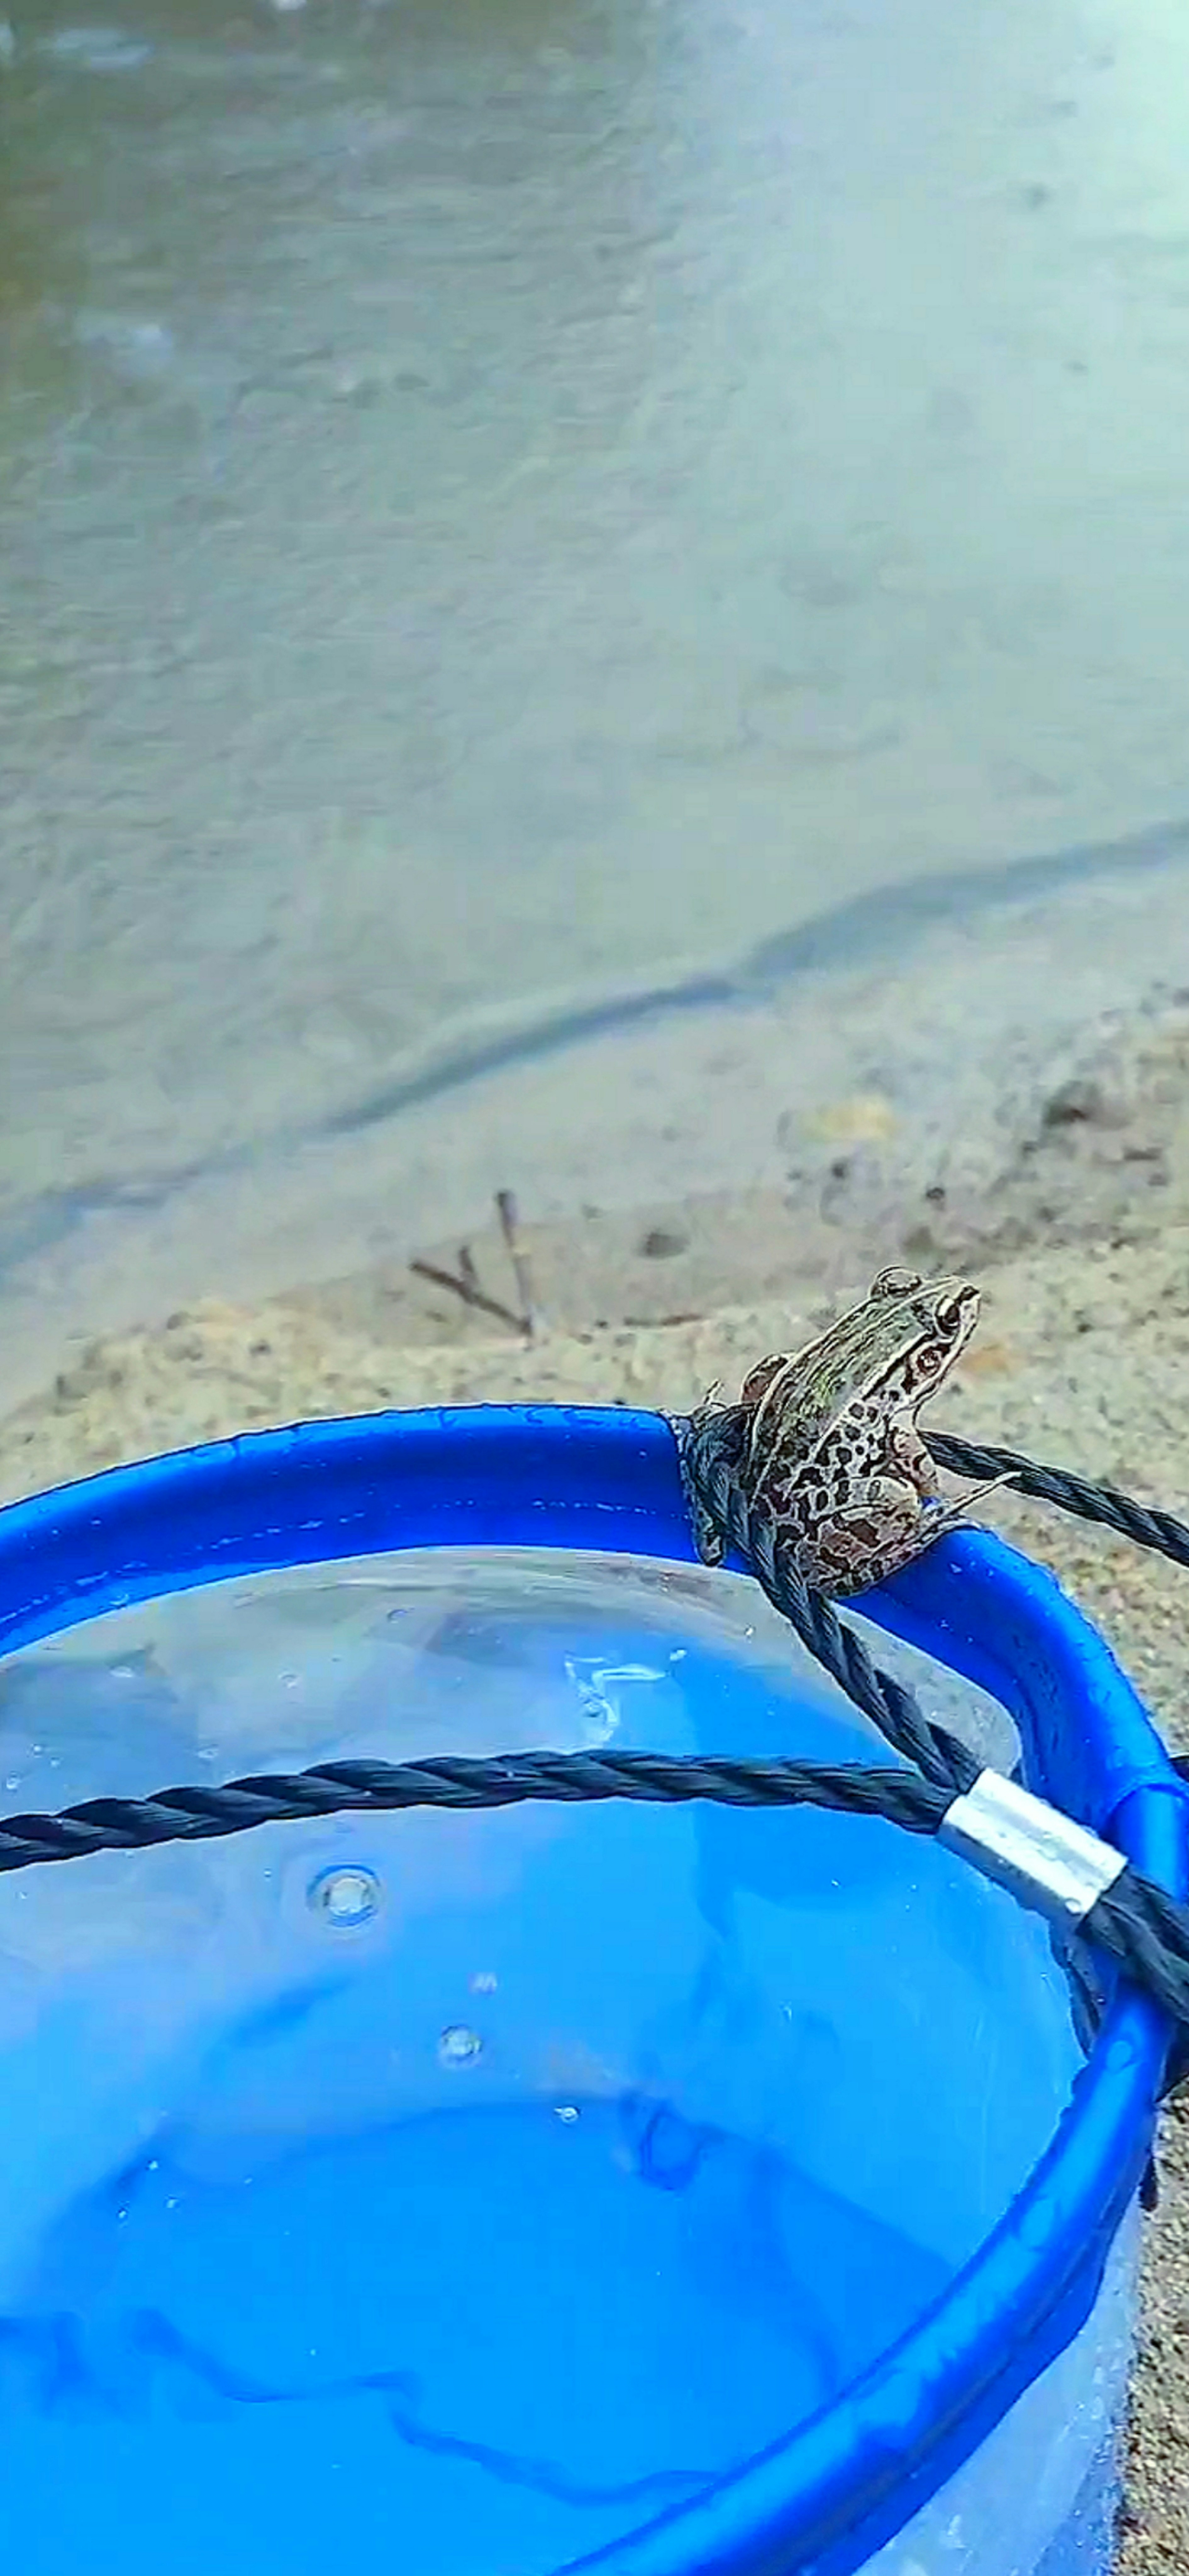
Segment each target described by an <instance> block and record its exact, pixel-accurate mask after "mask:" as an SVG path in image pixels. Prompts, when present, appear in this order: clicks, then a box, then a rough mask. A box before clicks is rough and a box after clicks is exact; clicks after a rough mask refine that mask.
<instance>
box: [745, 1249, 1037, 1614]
mask: <svg viewBox="0 0 1189 2576" xmlns="http://www.w3.org/2000/svg"><path fill="white" fill-rule="evenodd" d="M979 1305H980V1294H979V1290H978V1288H977V1287H976V1286H975V1285H974V1283H973V1281H971V1280H969V1279H964V1278H961V1277H958V1276H956V1275H948V1274H947V1275H944V1276H942V1277H939V1278H934V1279H926V1278H925V1277H923V1276H922V1275H921V1274H920V1273H919V1272H917V1271H915V1270H904V1269H898V1268H895V1269H887V1270H881V1271H880V1272H879V1274H878V1276H877V1277H876V1278H875V1279H874V1280H873V1281H872V1284H871V1287H870V1288H869V1290H868V1292H867V1295H866V1296H865V1297H864V1298H863V1299H862V1300H861V1302H860V1303H859V1304H858V1305H857V1306H852V1307H850V1308H849V1309H848V1311H847V1312H846V1313H845V1314H843V1315H840V1316H839V1317H838V1318H837V1320H836V1321H835V1322H834V1323H832V1324H830V1325H829V1326H828V1327H827V1329H826V1331H825V1332H823V1333H820V1334H818V1336H817V1337H816V1339H815V1340H813V1341H810V1342H806V1343H805V1344H804V1345H803V1346H802V1348H800V1349H799V1350H795V1351H774V1352H772V1353H771V1354H770V1355H769V1356H768V1358H766V1359H763V1360H760V1361H758V1362H757V1364H756V1366H755V1367H754V1368H753V1369H752V1370H750V1372H749V1374H748V1376H747V1377H746V1378H745V1380H744V1382H743V1386H742V1388H741V1390H740V1395H739V1404H740V1406H741V1407H742V1410H743V1414H744V1417H745V1422H744V1434H743V1449H742V1455H741V1459H740V1464H739V1469H738V1474H739V1482H740V1484H741V1486H742V1488H743V1492H744V1494H745V1495H746V1497H747V1499H748V1501H749V1502H750V1503H751V1504H752V1505H753V1506H756V1507H758V1508H760V1509H762V1510H765V1511H766V1512H767V1513H768V1515H769V1517H770V1519H771V1522H772V1525H773V1528H774V1531H775V1534H776V1537H777V1540H778V1542H779V1543H781V1544H782V1545H783V1546H784V1548H785V1549H786V1550H787V1552H788V1554H789V1556H790V1557H791V1559H792V1562H793V1564H794V1565H795V1567H796V1569H797V1571H798V1572H799V1574H800V1575H801V1576H802V1579H803V1580H804V1581H805V1582H807V1583H810V1584H812V1585H813V1586H814V1588H815V1589H816V1590H818V1591H821V1592H825V1593H828V1594H830V1595H831V1596H832V1597H834V1598H846V1597H847V1596H848V1595H851V1594H853V1593H857V1592H865V1591H866V1590H867V1589H868V1588H869V1587H870V1586H872V1585H874V1584H876V1583H883V1582H886V1581H887V1580H888V1579H889V1577H890V1576H892V1575H894V1574H898V1573H900V1572H901V1570H902V1569H903V1567H905V1566H906V1565H910V1564H911V1563H912V1561H913V1559H914V1558H915V1557H917V1556H920V1555H922V1554H923V1553H924V1551H925V1549H926V1548H928V1547H932V1545H933V1543H934V1541H935V1539H938V1538H940V1537H942V1536H943V1535H944V1534H945V1533H946V1532H947V1531H949V1530H953V1529H957V1528H959V1527H961V1526H962V1525H963V1524H964V1523H965V1522H966V1521H967V1520H968V1517H969V1507H970V1503H971V1501H972V1499H973V1497H974V1496H975V1495H978V1496H979V1497H980V1498H981V1497H982V1496H984V1495H985V1494H986V1493H987V1492H988V1491H989V1490H990V1486H989V1484H987V1483H982V1482H980V1481H979V1480H977V1479H974V1480H970V1481H966V1482H963V1483H962V1484H961V1486H960V1487H958V1486H954V1488H953V1490H951V1491H949V1492H947V1491H946V1490H945V1489H943V1486H942V1483H941V1479H940V1477H939V1475H938V1471H937V1468H936V1466H935V1465H934V1462H933V1459H932V1457H931V1456H930V1454H929V1450H928V1448H927V1447H926V1444H925V1441H924V1439H923V1438H922V1435H921V1432H920V1430H919V1429H918V1426H917V1415H918V1412H919V1410H920V1407H921V1406H922V1405H923V1404H924V1403H925V1402H926V1401H927V1400H928V1398H929V1397H930V1396H932V1395H934V1394H936V1392H937V1389H938V1387H939V1386H941V1385H942V1384H943V1383H944V1381H945V1379H946V1378H947V1377H948V1376H949V1374H950V1372H951V1370H952V1369H953V1368H954V1366H955V1364H956V1363H957V1361H958V1360H959V1359H960V1358H961V1356H962V1353H963V1351H964V1350H965V1349H966V1346H967V1343H968V1342H969V1340H970V1337H971V1334H972V1333H973V1331H974V1328H975V1325H976V1324H977V1322H978V1314H979ZM719 1392H720V1390H719V1389H717V1388H712V1389H711V1392H710V1395H709V1396H708V1397H707V1399H706V1403H705V1405H704V1406H703V1407H702V1408H701V1410H700V1413H699V1414H698V1415H697V1416H695V1421H704V1420H705V1419H706V1418H707V1414H708V1412H712V1411H713V1410H714V1409H715V1403H716V1398H717V1396H718V1394H719ZM995 1481H996V1482H998V1481H1001V1480H998V1479H997V1480H995ZM695 1537H696V1541H697V1545H698V1552H699V1554H700V1556H701V1557H702V1558H703V1561H704V1562H705V1563H707V1564H711V1565H713V1564H718V1563H721V1561H722V1556H723V1553H724V1549H723V1542H722V1539H721V1535H720V1534H719V1533H718V1532H717V1531H714V1530H713V1529H712V1528H711V1525H710V1523H709V1519H708V1515H707V1514H706V1513H705V1512H703V1511H702V1510H701V1509H700V1507H699V1509H698V1510H697V1512H696V1514H695Z"/></svg>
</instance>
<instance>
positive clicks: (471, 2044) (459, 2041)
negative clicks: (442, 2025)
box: [438, 2021, 483, 2066]
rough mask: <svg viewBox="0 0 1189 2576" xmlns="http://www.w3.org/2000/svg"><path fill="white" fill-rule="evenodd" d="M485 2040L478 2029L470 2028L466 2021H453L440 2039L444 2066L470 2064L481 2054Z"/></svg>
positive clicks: (439, 2043)
mask: <svg viewBox="0 0 1189 2576" xmlns="http://www.w3.org/2000/svg"><path fill="white" fill-rule="evenodd" d="M482 2047H483V2042H482V2040H481V2039H480V2037H479V2033H478V2031H477V2030H468V2029H467V2027H466V2024H465V2022H461V2021H456V2022H451V2024H450V2028H449V2029H448V2030H444V2031H443V2032H442V2036H441V2038H440V2040H439V2041H438V2055H439V2057H440V2058H441V2061H442V2064H443V2066H469V2065H470V2064H471V2063H472V2060H473V2059H474V2058H476V2057H478V2056H479V2054H480V2051H481V2050H482Z"/></svg>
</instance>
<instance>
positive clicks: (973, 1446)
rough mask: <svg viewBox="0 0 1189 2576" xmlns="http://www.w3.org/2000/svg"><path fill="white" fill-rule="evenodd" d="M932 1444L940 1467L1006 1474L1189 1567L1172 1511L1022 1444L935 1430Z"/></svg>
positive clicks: (1185, 1541) (1185, 1532)
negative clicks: (1025, 1452) (1002, 1445)
mask: <svg viewBox="0 0 1189 2576" xmlns="http://www.w3.org/2000/svg"><path fill="white" fill-rule="evenodd" d="M929 1448H930V1451H931V1453H932V1455H933V1457H934V1458H936V1460H937V1463H938V1466H939V1467H949V1468H952V1469H953V1471H954V1472H955V1473H956V1474H957V1475H960V1476H1003V1475H1008V1476H1010V1477H1011V1480H1012V1483H1013V1484H1014V1485H1015V1486H1016V1487H1017V1488H1018V1490H1019V1492H1020V1493H1021V1494H1031V1495H1032V1496H1033V1497H1034V1499H1035V1500H1036V1501H1037V1502H1041V1503H1056V1505H1057V1507H1058V1510H1059V1511H1063V1512H1072V1513H1074V1515H1075V1516H1076V1518H1077V1519H1078V1520H1083V1521H1099V1522H1101V1524H1102V1526H1103V1528H1104V1529H1113V1530H1118V1532H1119V1534H1120V1536H1121V1537H1123V1538H1129V1539H1131V1540H1132V1542H1133V1544H1134V1545H1135V1546H1136V1547H1150V1548H1154V1549H1155V1550H1156V1552H1157V1554H1158V1555H1160V1556H1168V1557H1171V1559H1172V1561H1173V1564H1174V1565H1186V1566H1189V1529H1187V1528H1186V1526H1185V1523H1184V1521H1179V1520H1177V1519H1175V1517H1174V1515H1173V1514H1172V1512H1158V1511H1153V1510H1151V1509H1150V1508H1149V1506H1148V1505H1147V1504H1146V1503H1137V1502H1135V1501H1133V1499H1132V1497H1131V1495H1130V1494H1119V1493H1116V1491H1115V1488H1114V1486H1113V1485H1092V1484H1090V1483H1089V1482H1088V1481H1087V1479H1086V1478H1085V1477H1084V1476H1074V1475H1071V1474H1070V1472H1069V1470H1068V1468H1066V1467H1042V1466H1039V1465H1038V1464H1037V1461H1036V1460H1035V1459H1034V1458H1023V1457H1021V1455H1020V1452H1019V1450H1018V1449H989V1448H987V1447H986V1446H985V1445H984V1444H983V1443H982V1442H979V1441H974V1440H959V1439H957V1438H956V1436H955V1434H954V1433H953V1432H951V1431H934V1432H931V1433H930V1436H929Z"/></svg>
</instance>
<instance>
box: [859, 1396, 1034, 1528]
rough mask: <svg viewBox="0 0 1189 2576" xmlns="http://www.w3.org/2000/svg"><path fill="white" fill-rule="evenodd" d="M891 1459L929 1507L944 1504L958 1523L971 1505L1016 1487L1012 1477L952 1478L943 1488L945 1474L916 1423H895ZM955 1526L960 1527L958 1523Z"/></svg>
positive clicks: (891, 1427)
mask: <svg viewBox="0 0 1189 2576" xmlns="http://www.w3.org/2000/svg"><path fill="white" fill-rule="evenodd" d="M888 1456H889V1459H890V1460H891V1461H892V1462H893V1463H894V1465H895V1466H896V1468H897V1469H898V1470H899V1472H900V1474H901V1475H903V1476H906V1477H907V1478H908V1481H909V1483H910V1484H911V1485H913V1486H914V1487H915V1489H916V1491H917V1493H918V1494H919V1495H920V1497H921V1500H922V1501H923V1502H926V1503H940V1504H941V1505H942V1507H943V1508H944V1510H945V1511H946V1512H948V1513H950V1514H951V1515H956V1516H957V1518H958V1519H960V1518H961V1516H962V1514H963V1513H964V1512H965V1511H966V1510H967V1509H968V1507H969V1505H970V1504H971V1503H977V1502H981V1501H982V1500H983V1497H984V1496H985V1495H987V1494H997V1493H998V1492H999V1491H1000V1489H1001V1487H1003V1486H1005V1485H1010V1484H1011V1483H1012V1481H1013V1480H1012V1478H1011V1476H961V1477H957V1476H951V1477H950V1478H949V1482H948V1484H943V1483H942V1480H941V1471H940V1469H939V1467H938V1465H937V1461H936V1459H935V1458H934V1456H933V1453H932V1451H931V1450H930V1449H929V1448H928V1447H927V1446H926V1444H925V1442H924V1440H923V1439H922V1438H921V1434H920V1432H919V1431H918V1429H917V1426H916V1424H915V1422H910V1421H904V1422H893V1423H891V1424H890V1425H889V1429H888ZM951 1525H952V1526H954V1527H956V1526H957V1519H955V1520H954V1521H953V1522H952V1524H951ZM936 1526H937V1525H936V1521H935V1520H933V1521H932V1522H931V1525H930V1544H931V1543H932V1539H933V1537H934V1536H935V1535H936Z"/></svg>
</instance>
